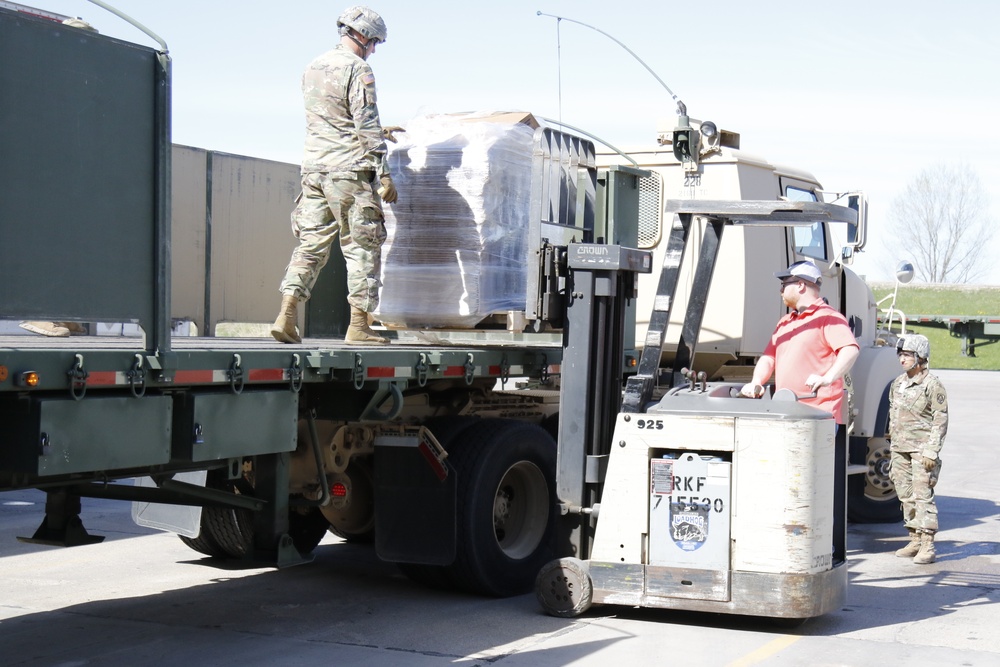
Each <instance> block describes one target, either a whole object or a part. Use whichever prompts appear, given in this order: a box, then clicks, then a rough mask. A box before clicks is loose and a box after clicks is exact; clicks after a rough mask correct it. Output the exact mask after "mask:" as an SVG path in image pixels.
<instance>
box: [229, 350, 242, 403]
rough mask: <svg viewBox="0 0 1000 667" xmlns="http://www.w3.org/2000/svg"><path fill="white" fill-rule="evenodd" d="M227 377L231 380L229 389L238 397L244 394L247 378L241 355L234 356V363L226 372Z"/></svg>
mask: <svg viewBox="0 0 1000 667" xmlns="http://www.w3.org/2000/svg"><path fill="white" fill-rule="evenodd" d="M226 376H227V377H228V378H229V388H230V389H232V391H233V393H234V394H236V395H237V396H238V395H240V394H242V393H243V386H244V384H246V378H245V377H244V375H243V359H242V358H241V357H240V355H238V354H234V355H233V363H232V365H231V366H230V367H229V370H228V371H226Z"/></svg>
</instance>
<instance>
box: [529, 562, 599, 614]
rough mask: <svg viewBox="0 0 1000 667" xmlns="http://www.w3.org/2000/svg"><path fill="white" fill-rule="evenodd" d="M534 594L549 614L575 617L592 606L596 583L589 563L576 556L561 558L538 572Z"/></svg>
mask: <svg viewBox="0 0 1000 667" xmlns="http://www.w3.org/2000/svg"><path fill="white" fill-rule="evenodd" d="M535 597H536V598H538V603H539V604H541V605H542V609H544V610H545V613H546V614H549V615H550V616H558V617H559V618H574V617H576V616H579V615H580V614H582V613H584V612H585V611H587V610H588V609H590V605H591V604H593V601H594V584H593V582H591V580H590V574H589V573H588V572H587V566H586V565H585V564H584V563H583V561H581V560H579V559H577V558H560V559H558V560H554V561H552V562H550V563H549V564H548V565H546V566H545V567H543V568H542V569H541V570H540V571H539V572H538V577H537V578H536V579H535Z"/></svg>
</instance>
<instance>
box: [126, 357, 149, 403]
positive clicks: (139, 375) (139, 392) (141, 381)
mask: <svg viewBox="0 0 1000 667" xmlns="http://www.w3.org/2000/svg"><path fill="white" fill-rule="evenodd" d="M142 366H143V360H142V355H141V354H137V355H135V363H134V364H133V365H132V368H131V369H129V370H128V371H126V372H125V377H126V378H128V388H129V390H131V392H132V395H133V396H135V397H136V398H142V397H143V396H145V395H146V371H145V370H144V369H143V367H142Z"/></svg>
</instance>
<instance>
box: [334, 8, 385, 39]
mask: <svg viewBox="0 0 1000 667" xmlns="http://www.w3.org/2000/svg"><path fill="white" fill-rule="evenodd" d="M337 28H338V29H339V30H340V34H341V35H345V34H347V32H346V31H347V29H348V28H351V29H353V30H356V31H358V32H359V33H360V34H362V35H364V36H365V37H366V38H368V39H374V40H375V41H376V42H377V43H379V44H381V43H382V42H384V41H385V38H386V37H387V36H388V32H387V31H386V29H385V21H383V20H382V17H381V16H379V15H378V13H377V12H376V11H374V10H373V9H370V8H368V7H365V6H363V5H355V6H354V7H348V8H347V9H345V10H344V13H343V14H341V15H340V18H338V19H337Z"/></svg>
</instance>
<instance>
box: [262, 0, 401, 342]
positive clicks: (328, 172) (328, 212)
mask: <svg viewBox="0 0 1000 667" xmlns="http://www.w3.org/2000/svg"><path fill="white" fill-rule="evenodd" d="M337 28H338V30H339V32H340V36H341V37H340V44H339V45H337V47H336V48H334V49H333V50H332V51H328V52H327V53H324V54H323V55H321V56H319V57H318V58H316V59H315V60H314V61H312V62H311V63H310V64H309V66H308V67H307V68H306V71H305V74H303V76H302V94H303V97H304V99H305V109H306V143H305V157H304V159H303V161H302V193H301V194H300V195H299V198H298V200H297V202H296V206H295V211H294V212H293V213H292V229H293V231H294V233H295V237H296V238H297V239H298V241H299V245H298V247H297V248H296V249H295V251H294V252H293V253H292V258H291V260H290V261H289V263H288V268H287V269H286V270H285V278H284V280H283V281H282V282H281V288H280V291H281V294H282V301H281V310H280V312H279V314H278V318H277V319H276V320H275V322H274V325H273V326H272V327H271V335H272V336H274V337H275V338H276V339H277V340H279V341H281V342H284V343H299V342H301V341H302V339H301V338H300V337H299V335H298V332H297V331H296V330H295V322H296V320H297V308H298V303H299V301H304V300H306V299H308V298H309V296H310V292H311V290H312V288H313V286H314V285H315V284H316V279H317V277H318V276H319V272H320V270H321V269H322V268H323V266H325V265H326V262H327V259H328V258H329V256H330V249H331V246H332V245H333V243H334V241H336V240H337V239H338V238H339V239H340V249H341V252H342V253H343V255H344V260H345V262H346V264H347V291H348V296H347V301H348V303H349V304H350V306H351V322H350V326H349V327H348V329H347V336H346V340H348V341H350V342H355V343H387V342H388V340H387V339H385V338H382V337H381V336H379V335H378V334H376V333H375V332H374V331H373V330H372V329H371V327H370V325H369V321H368V314H369V313H370V312H372V311H373V310H375V308H376V306H378V300H379V287H380V283H379V271H380V268H381V260H382V252H381V248H382V244H383V243H384V242H385V237H386V232H385V223H384V219H383V216H382V202H383V201H384V202H386V203H389V204H391V203H393V202H395V201H396V198H397V194H396V187H395V185H394V184H393V182H392V177H391V176H390V175H389V168H388V165H387V164H386V145H385V139H389V140H390V141H395V138H394V137H393V136H392V132H393V131H399V130H401V129H402V128H395V127H390V128H385V129H383V128H382V125H381V123H380V122H379V116H378V107H377V106H376V99H375V77H374V75H373V74H372V70H371V67H369V65H368V63H367V62H366V59H367V58H368V56H370V55H371V54H372V53H374V52H375V47H376V45H378V44H380V43H382V42H384V41H385V38H386V27H385V22H384V21H383V20H382V17H380V16H379V15H378V14H376V13H375V12H374V11H372V10H371V9H369V8H368V7H351V8H349V9H347V10H345V11H344V13H343V14H342V15H341V16H340V18H339V19H338V20H337ZM376 186H377V191H376Z"/></svg>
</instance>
